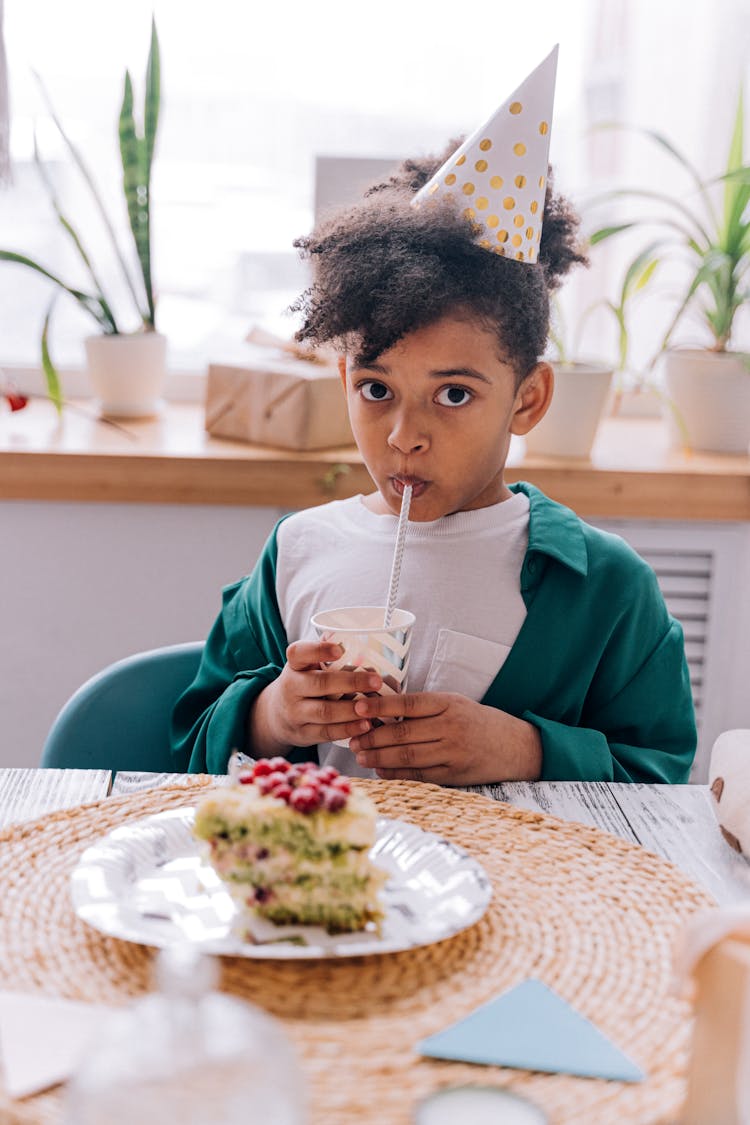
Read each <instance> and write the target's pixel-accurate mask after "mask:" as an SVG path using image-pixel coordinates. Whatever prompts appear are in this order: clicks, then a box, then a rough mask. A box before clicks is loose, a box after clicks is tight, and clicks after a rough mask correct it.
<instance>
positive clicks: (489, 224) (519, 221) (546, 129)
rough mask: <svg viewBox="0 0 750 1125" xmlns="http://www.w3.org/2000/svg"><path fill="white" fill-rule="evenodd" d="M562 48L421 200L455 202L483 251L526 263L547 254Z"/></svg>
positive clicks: (418, 196) (465, 147) (451, 161)
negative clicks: (542, 251)
mask: <svg viewBox="0 0 750 1125" xmlns="http://www.w3.org/2000/svg"><path fill="white" fill-rule="evenodd" d="M557 51H558V48H557V47H555V48H554V49H553V50H552V51H550V53H549V55H547V58H546V59H544V61H543V62H541V63H540V64H539V66H538V67H537V68H536V70H533V71H532V72H531V74H529V76H528V77H527V78H525V79H524V81H523V82H522V83H521V85H520V86H519V87H518V89H517V90H515V92H514V93H512V94H511V95H510V97H509V98H508V99H507V101H505V102H504V103H503V104H502V105H501V106H500V108H499V109H498V110H497V112H496V113H495V114H493V116H492V117H491V118H490V120H489V121H487V122H486V123H485V124H484V125H482V126H481V127H480V128H479V129H477V130H476V132H474V133H472V135H471V136H470V137H468V138H467V139H466V140H465V141H464V142H463V144H462V145H461V146H460V147H459V148H457V149H456V151H455V152H454V153H453V155H452V156H451V157H450V159H448V160H446V162H445V164H443V166H442V167H441V168H440V169H439V170H438V171H437V172H436V173H435V175H434V176H433V177H432V179H431V180H429V181H428V183H426V184H425V185H424V187H422V188H420V190H419V191H418V192H417V194H416V195H415V196H414V200H413V203H414V205H415V206H417V207H419V206H423V205H425V204H427V203H429V201H430V200H433V199H438V198H440V197H443V198H449V199H453V200H454V201H455V202H456V203H457V204H460V205H461V206H462V209H463V213H464V215H465V216H466V218H467V219H471V220H472V221H473V222H475V223H476V224H477V225H478V226H479V227H480V228H481V234H480V236H479V243H480V245H481V246H484V247H486V248H487V249H488V250H493V251H494V252H495V253H496V254H503V255H506V256H507V257H509V258H510V257H512V258H515V259H517V260H518V261H519V262H535V261H536V260H537V256H538V254H539V241H540V239H541V237H542V217H543V215H544V192H545V187H546V184H547V164H548V160H549V138H550V125H551V122H552V105H553V102H554V97H555V75H556V73H557Z"/></svg>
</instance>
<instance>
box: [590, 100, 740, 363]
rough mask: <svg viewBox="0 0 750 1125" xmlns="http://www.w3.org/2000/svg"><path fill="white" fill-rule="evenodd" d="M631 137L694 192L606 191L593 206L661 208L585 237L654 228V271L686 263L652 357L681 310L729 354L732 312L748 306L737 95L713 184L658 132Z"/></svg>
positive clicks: (601, 237)
mask: <svg viewBox="0 0 750 1125" xmlns="http://www.w3.org/2000/svg"><path fill="white" fill-rule="evenodd" d="M610 127H611V126H610ZM616 127H617V128H630V126H622V125H617V126H616ZM636 131H637V132H639V133H640V134H641V135H643V136H645V137H647V138H648V139H649V140H651V141H652V142H653V143H654V144H656V145H658V146H659V147H660V148H661V149H662V151H664V152H666V153H667V154H668V155H669V157H670V158H671V159H672V160H674V161H675V162H676V163H677V164H678V165H679V166H680V168H681V169H682V170H683V171H685V172H687V173H688V175H689V177H690V179H691V180H692V182H693V184H694V187H695V192H694V193H693V194H692V195H691V196H689V197H687V198H685V197H684V196H682V195H680V196H677V195H670V194H669V193H667V192H664V191H658V190H655V189H645V188H643V189H641V188H622V189H618V190H616V191H612V192H608V193H607V194H606V195H605V196H600V197H599V200H598V201H599V202H601V201H602V200H604V199H617V198H625V199H642V200H648V201H649V202H653V203H656V204H659V205H662V206H663V208H664V210H663V213H661V214H659V215H656V216H649V217H643V218H637V219H633V220H629V221H625V222H621V223H616V224H614V225H609V226H604V227H601V228H600V229H598V230H596V231H595V232H594V233H593V235H592V236H591V243H592V245H593V244H596V243H599V242H603V241H605V240H606V239H609V238H612V237H614V236H616V235H618V234H621V233H622V232H623V231H627V230H634V229H636V228H641V227H644V226H647V227H654V226H655V227H657V228H660V229H661V231H662V232H663V234H662V236H661V237H660V238H659V239H658V241H657V242H653V243H651V245H650V247H649V248H648V249H649V250H650V256H651V260H653V262H654V263H655V264H654V269H655V268H656V266H657V265H658V264H659V263H660V262H662V261H664V260H667V259H668V258H670V257H674V256H675V255H678V256H679V257H680V258H681V259H682V260H683V261H685V262H687V264H688V266H689V275H688V279H687V284H686V286H685V288H684V289H683V291H682V292H681V294H680V297H679V299H678V302H677V308H676V311H675V312H674V314H673V315H672V318H671V320H670V322H669V324H668V326H667V329H666V331H665V333H664V336H663V338H662V340H661V344H660V347H659V349H658V352H657V356H658V355H659V354H661V352H662V351H664V350H665V349H666V348H668V347H669V345H670V343H671V341H672V337H673V335H674V332H675V330H676V329H677V326H678V325H679V324H680V322H681V320H682V318H683V316H684V315H685V314H686V312H687V311H688V310H692V309H693V308H695V307H697V308H698V310H699V311H700V313H701V315H702V318H703V321H704V323H705V325H706V327H707V328H708V331H709V333H710V336H711V339H712V344H711V350H712V351H716V352H725V351H728V350H729V345H730V342H731V337H732V330H733V328H734V323H735V316H736V314H737V310H738V309H739V308H741V306H742V305H744V304H745V303H747V302H748V301H750V206H749V204H750V165H748V164H747V163H744V155H743V132H744V111H743V97H742V90H741V89H740V93H739V96H738V99H737V109H736V112H735V116H734V124H733V128H732V136H731V140H730V144H729V152H728V157H727V163H726V169H725V171H724V173H723V174H722V175H720V176H717V177H715V178H713V179H704V178H703V176H701V174H700V173H699V172H698V170H697V169H696V168H695V166H694V165H693V164H692V163H691V162H690V161H689V160H688V159H687V157H685V156H684V155H683V154H682V153H681V152H680V151H679V150H678V149H677V148H676V147H675V146H674V145H673V144H672V142H671V141H670V140H668V138H667V137H665V136H663V135H662V134H661V133H658V132H655V131H653V130H651V129H636ZM719 184H721V185H723V195H722V199H721V203H720V205H717V203H715V201H714V190H713V189H715V188H716V187H717V185H719ZM643 255H644V251H643V250H640V251H639V252H638V254H637V255H636V257H635V258H634V259H633V260H632V261H631V263H630V264H629V266H628V267H627V272H628V273H630V271H631V270H633V268H634V267H635V266H636V263H637V262H638V260H639V259H642V258H643ZM654 358H656V357H654Z"/></svg>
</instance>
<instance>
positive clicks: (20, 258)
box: [0, 250, 112, 335]
mask: <svg viewBox="0 0 750 1125" xmlns="http://www.w3.org/2000/svg"><path fill="white" fill-rule="evenodd" d="M0 262H16V263H17V264H18V265H20V266H28V268H29V269H32V270H36V272H37V273H40V274H42V276H43V277H46V278H47V279H48V280H49V281H52V282H54V284H55V285H57V286H59V288H60V289H64V290H65V292H66V293H69V294H70V296H71V297H75V299H76V301H78V303H79V304H80V305H81V306H82V308H84V309H85V310H86V312H87V313H89V315H90V316H93V317H94V319H95V320H96V322H97V323H98V324H99V326H100V328H101V329H102V330H103V331H104V332H105V333H107V334H110V335H111V334H112V326H111V323H110V318H109V317H108V316H107V315H106V314H105V313H104V311H103V310H102V307H101V301H100V299H99V298H98V297H97V296H94V295H93V294H91V293H83V292H82V291H81V290H80V289H73V288H72V287H71V286H70V285H66V284H65V282H64V281H62V280H61V279H60V278H59V277H56V276H55V274H53V273H50V272H49V270H47V269H45V268H44V266H40V265H39V263H38V262H35V261H33V260H32V259H31V258H27V257H26V256H25V255H23V254H16V253H15V251H13V250H0Z"/></svg>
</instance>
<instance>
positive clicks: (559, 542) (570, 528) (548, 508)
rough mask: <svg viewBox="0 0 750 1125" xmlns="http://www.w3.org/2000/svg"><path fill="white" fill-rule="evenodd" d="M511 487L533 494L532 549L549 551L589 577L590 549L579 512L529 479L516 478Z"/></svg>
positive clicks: (517, 490) (531, 504) (514, 490)
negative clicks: (559, 501)
mask: <svg viewBox="0 0 750 1125" xmlns="http://www.w3.org/2000/svg"><path fill="white" fill-rule="evenodd" d="M508 488H509V489H510V491H511V492H514V493H517V492H523V493H524V494H525V495H526V496H528V498H529V546H528V553H531V552H532V551H538V552H539V553H540V554H543V555H549V556H551V558H553V559H557V560H558V562H561V563H563V564H564V565H565V566H568V567H570V569H571V570H574V571H576V573H578V574H581V575H583V576H584V577H585V576H586V575H587V573H588V568H589V560H588V551H587V550H586V538H585V536H584V533H583V528H582V526H581V521H580V519H579V518H578V516H577V515H576V514H575V512H573V511H571V509H570V508H566V507H565V506H564V505H563V504H558V503H557V502H556V501H555V500H550V498H549V497H548V496H545V495H544V493H543V492H540V490H539V489H538V488H536V487H535V486H534V485H533V484H528V483H527V482H526V481H522V480H520V481H516V482H515V483H514V484H509V485H508Z"/></svg>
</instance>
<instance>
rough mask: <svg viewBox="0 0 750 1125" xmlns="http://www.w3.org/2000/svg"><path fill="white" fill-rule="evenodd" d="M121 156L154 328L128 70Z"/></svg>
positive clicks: (144, 187)
mask: <svg viewBox="0 0 750 1125" xmlns="http://www.w3.org/2000/svg"><path fill="white" fill-rule="evenodd" d="M119 135H120V159H121V162H122V183H123V188H124V191H125V200H126V203H127V208H128V220H129V222H130V230H131V232H132V235H133V241H134V242H135V248H136V251H137V254H138V262H139V265H140V268H141V276H142V279H143V287H144V290H145V293H146V304H147V310H148V311H147V312H144V313H142V314H141V315H142V319H143V323H144V325H148V326H150V327H152V328H153V326H154V308H153V294H152V292H151V269H150V264H151V254H150V247H149V229H148V211H149V199H148V184H147V183H146V179H145V164H146V160H145V152H146V142H145V140H144V139H143V138H141V137H139V136H138V134H137V132H136V126H135V114H134V111H133V83H132V81H131V78H130V72H129V71H126V72H125V84H124V87H123V94H122V105H121V108H120V120H119Z"/></svg>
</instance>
